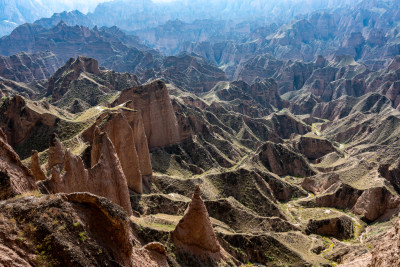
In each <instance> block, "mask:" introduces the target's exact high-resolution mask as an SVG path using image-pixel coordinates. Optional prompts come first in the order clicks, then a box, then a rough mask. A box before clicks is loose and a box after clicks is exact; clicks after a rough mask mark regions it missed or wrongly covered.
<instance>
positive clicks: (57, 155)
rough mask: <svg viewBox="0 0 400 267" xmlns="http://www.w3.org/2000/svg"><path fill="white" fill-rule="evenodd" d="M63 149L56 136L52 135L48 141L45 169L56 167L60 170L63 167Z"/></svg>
mask: <svg viewBox="0 0 400 267" xmlns="http://www.w3.org/2000/svg"><path fill="white" fill-rule="evenodd" d="M64 151H65V149H64V146H63V144H62V143H61V142H60V139H59V138H58V136H57V134H53V135H52V136H51V140H50V146H49V160H48V162H47V169H48V170H51V169H53V167H57V168H58V169H59V170H62V169H63V167H64V159H65V152H64Z"/></svg>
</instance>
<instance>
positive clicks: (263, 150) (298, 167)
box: [257, 142, 315, 177]
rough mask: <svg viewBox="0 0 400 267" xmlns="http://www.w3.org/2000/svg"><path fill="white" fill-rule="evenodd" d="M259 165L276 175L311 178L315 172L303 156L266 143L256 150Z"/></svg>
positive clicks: (282, 146)
mask: <svg viewBox="0 0 400 267" xmlns="http://www.w3.org/2000/svg"><path fill="white" fill-rule="evenodd" d="M257 154H258V156H259V160H260V161H261V163H262V164H263V165H264V166H265V167H266V168H267V169H268V170H269V171H271V172H273V173H275V174H277V175H280V176H282V175H292V176H302V177H306V176H311V175H313V174H315V171H314V170H313V169H312V168H311V167H310V166H309V164H308V163H307V161H306V160H305V159H304V158H303V156H301V155H299V154H298V153H296V152H294V151H292V150H291V149H289V148H287V147H286V146H284V145H282V144H275V143H272V142H266V143H265V144H264V145H263V146H262V147H260V148H259V149H258V153H257Z"/></svg>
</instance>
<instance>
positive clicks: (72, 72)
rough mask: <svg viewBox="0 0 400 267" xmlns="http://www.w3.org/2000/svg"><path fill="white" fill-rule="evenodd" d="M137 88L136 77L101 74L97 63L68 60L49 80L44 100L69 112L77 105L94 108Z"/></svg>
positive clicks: (112, 73)
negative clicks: (77, 102) (124, 91)
mask: <svg viewBox="0 0 400 267" xmlns="http://www.w3.org/2000/svg"><path fill="white" fill-rule="evenodd" d="M136 85H138V81H137V78H136V76H135V75H132V74H129V73H117V72H114V71H108V70H100V69H99V64H98V61H97V60H95V59H92V58H87V57H83V56H79V57H77V58H76V59H75V58H71V59H69V60H68V61H67V63H65V65H64V66H63V67H61V68H60V69H58V70H57V72H56V73H55V74H54V75H52V76H51V77H50V78H49V81H48V85H47V93H46V95H47V96H51V99H52V102H53V103H55V105H57V106H59V107H68V108H69V110H70V111H71V112H73V111H78V112H81V111H83V110H81V109H82V108H80V109H79V108H74V107H73V105H77V104H76V101H79V102H81V103H80V105H83V106H95V105H97V104H99V103H101V101H104V100H105V99H107V97H110V96H112V95H113V94H115V92H117V91H122V90H124V89H127V88H130V87H132V86H136Z"/></svg>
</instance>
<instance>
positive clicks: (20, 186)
mask: <svg viewBox="0 0 400 267" xmlns="http://www.w3.org/2000/svg"><path fill="white" fill-rule="evenodd" d="M37 189H38V188H37V186H36V184H35V178H34V177H33V174H32V172H31V171H30V170H29V169H28V168H27V167H25V165H23V164H22V162H21V161H20V159H19V156H18V155H17V153H15V151H14V150H13V149H12V147H11V146H10V145H9V144H8V143H7V138H6V135H5V134H4V132H3V131H2V130H1V128H0V200H5V199H8V198H11V197H14V196H16V195H19V194H23V193H27V192H30V191H35V190H37Z"/></svg>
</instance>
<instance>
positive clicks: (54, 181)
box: [45, 133, 132, 215]
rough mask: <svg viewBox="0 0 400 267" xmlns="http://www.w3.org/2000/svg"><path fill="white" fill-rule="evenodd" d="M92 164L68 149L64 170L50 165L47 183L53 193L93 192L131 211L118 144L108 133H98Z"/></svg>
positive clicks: (94, 142)
mask: <svg viewBox="0 0 400 267" xmlns="http://www.w3.org/2000/svg"><path fill="white" fill-rule="evenodd" d="M91 158H92V163H93V167H92V168H90V169H86V168H85V166H84V163H83V161H82V159H81V158H80V157H79V156H74V155H72V153H71V152H70V151H69V150H67V151H66V153H65V158H64V171H65V173H64V172H63V174H62V173H61V171H62V170H60V169H59V168H57V167H53V168H52V169H51V178H50V179H48V180H46V181H45V186H47V187H48V190H49V191H50V192H52V193H60V192H62V193H74V192H90V193H93V194H96V195H98V196H103V197H105V198H108V199H109V200H111V201H113V202H114V203H116V204H118V205H120V206H121V207H123V208H124V209H125V211H126V212H127V213H128V214H129V215H131V214H132V208H131V204H130V199H129V191H128V184H127V181H126V178H125V175H124V172H123V170H122V167H121V163H120V161H119V158H118V155H117V153H116V151H115V148H114V146H113V144H112V142H111V140H110V139H109V138H108V136H107V134H106V133H97V134H96V135H95V137H94V141H93V145H92V157H91Z"/></svg>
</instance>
